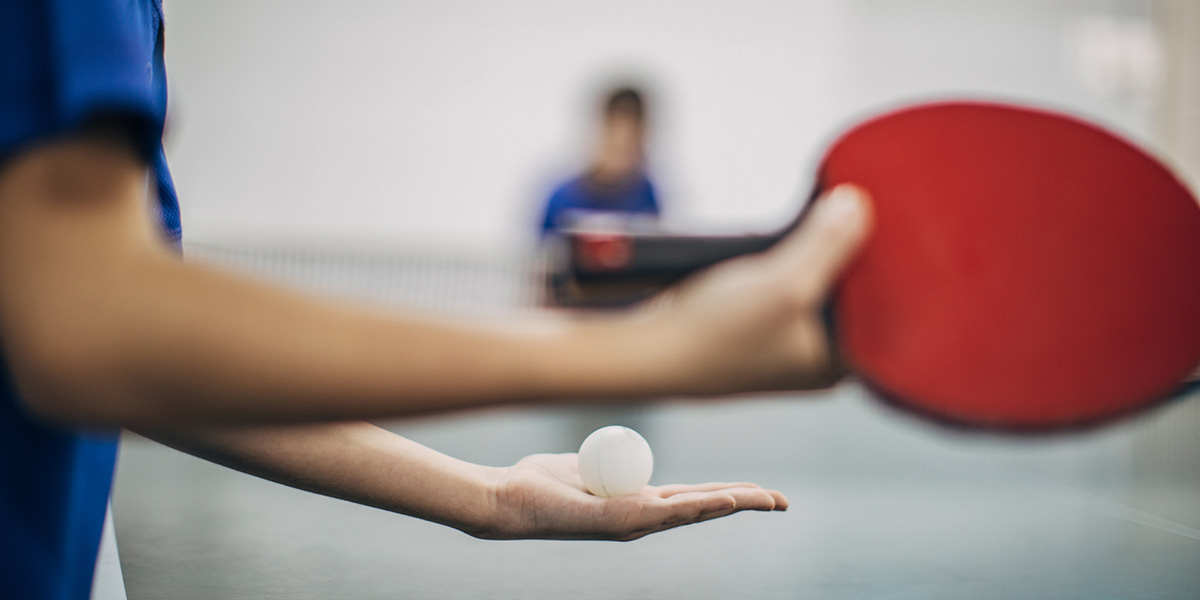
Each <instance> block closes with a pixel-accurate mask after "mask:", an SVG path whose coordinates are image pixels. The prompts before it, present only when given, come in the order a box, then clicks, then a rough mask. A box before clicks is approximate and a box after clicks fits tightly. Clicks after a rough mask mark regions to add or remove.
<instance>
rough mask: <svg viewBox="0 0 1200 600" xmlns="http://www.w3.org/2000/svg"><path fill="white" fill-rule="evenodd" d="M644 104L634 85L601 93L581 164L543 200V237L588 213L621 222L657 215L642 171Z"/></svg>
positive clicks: (651, 187)
mask: <svg viewBox="0 0 1200 600" xmlns="http://www.w3.org/2000/svg"><path fill="white" fill-rule="evenodd" d="M646 105H647V102H646V99H645V93H644V92H643V91H642V90H640V89H638V88H635V87H629V86H623V87H617V88H616V89H613V90H612V91H611V92H609V93H608V94H607V95H606V96H605V98H604V101H603V103H602V105H601V111H600V127H599V131H598V132H597V136H596V145H595V148H594V151H593V154H592V156H591V158H590V159H589V162H588V165H587V169H586V170H585V171H584V172H583V173H582V174H580V175H577V176H575V177H572V178H571V179H568V180H567V181H565V182H563V183H562V184H560V185H559V186H558V187H557V188H555V189H554V192H553V193H551V194H550V197H549V198H547V199H546V203H545V207H544V208H543V210H542V223H541V235H542V237H543V238H545V237H546V236H547V235H548V234H550V233H551V232H553V231H555V230H558V229H564V228H569V227H571V226H573V225H578V224H582V223H586V221H588V220H589V219H590V218H596V217H599V218H601V219H604V218H606V217H615V218H616V219H617V220H619V221H622V222H626V223H628V222H633V223H637V222H638V221H653V220H656V219H657V218H658V216H659V212H660V209H659V204H658V197H657V194H656V193H655V190H654V185H653V184H652V183H651V182H650V178H649V177H647V175H646V171H645V159H646V129H647V114H646V113H647V106H646Z"/></svg>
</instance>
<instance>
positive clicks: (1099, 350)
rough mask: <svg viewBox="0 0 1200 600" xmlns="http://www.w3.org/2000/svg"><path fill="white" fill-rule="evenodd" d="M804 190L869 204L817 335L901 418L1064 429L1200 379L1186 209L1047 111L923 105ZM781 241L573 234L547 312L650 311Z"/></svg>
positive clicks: (1089, 129) (1198, 273)
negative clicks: (646, 306)
mask: <svg viewBox="0 0 1200 600" xmlns="http://www.w3.org/2000/svg"><path fill="white" fill-rule="evenodd" d="M817 182H818V183H817V186H816V189H815V191H814V194H813V196H814V197H816V196H817V195H819V194H820V193H821V192H823V191H824V190H826V189H829V188H831V187H833V186H836V185H838V184H841V183H854V184H856V185H858V186H860V187H862V188H864V189H865V190H867V192H869V193H870V195H871V198H872V203H873V207H874V212H875V226H874V230H873V232H872V234H871V237H870V239H869V240H868V241H867V243H866V245H865V247H864V249H863V251H862V253H861V254H860V255H859V256H858V257H857V258H856V259H855V260H854V262H853V263H852V264H851V266H850V267H849V268H848V269H847V271H846V272H845V273H844V274H843V277H842V279H841V281H840V283H839V285H838V288H837V290H836V291H835V293H834V295H833V298H832V299H831V302H832V307H831V312H832V319H831V328H832V330H833V332H834V337H835V339H836V343H837V346H838V348H839V349H840V351H841V352H842V354H843V355H844V357H845V358H846V361H847V363H848V364H850V365H852V368H853V369H854V371H855V372H856V373H857V374H858V375H859V376H861V378H862V379H863V380H864V381H865V382H866V383H867V384H868V385H869V386H871V387H872V388H874V389H876V390H877V391H879V392H880V393H881V394H882V395H883V396H884V397H885V398H887V399H889V400H891V401H892V402H894V403H895V404H897V405H899V406H902V407H905V408H908V409H911V410H914V411H916V412H918V413H922V414H925V415H927V416H931V417H934V418H936V419H938V420H941V421H946V422H950V423H955V424H960V425H966V426H970V427H980V428H991V429H1003V430H1022V431H1024V430H1033V431H1036V430H1055V429H1064V428H1070V427H1076V426H1082V425H1089V424H1094V423H1098V422H1103V421H1107V420H1110V419H1113V418H1116V417H1119V416H1124V415H1127V414H1130V413H1133V412H1135V411H1137V410H1138V409H1141V408H1144V407H1147V406H1150V405H1153V404H1155V403H1156V402H1157V401H1159V400H1162V399H1165V398H1168V397H1170V396H1171V395H1172V393H1173V392H1174V391H1176V390H1177V389H1179V387H1180V386H1181V384H1182V383H1183V382H1184V381H1185V380H1187V379H1188V377H1189V375H1190V374H1192V373H1193V372H1194V371H1195V370H1196V368H1197V367H1198V366H1200V205H1198V204H1197V202H1196V200H1195V199H1194V198H1193V197H1192V196H1191V195H1190V194H1189V193H1188V191H1187V190H1186V189H1185V188H1184V186H1183V185H1182V184H1181V183H1180V182H1179V180H1177V179H1176V178H1175V177H1174V176H1173V175H1172V174H1171V173H1170V171H1168V170H1167V169H1166V168H1165V167H1163V165H1161V164H1160V163H1159V162H1157V161H1156V160H1155V159H1153V158H1151V157H1150V156H1148V155H1147V154H1146V153H1145V152H1143V151H1141V150H1139V149H1137V148H1135V147H1134V146H1132V145H1130V144H1129V143H1127V142H1125V141H1123V140H1121V139H1119V138H1117V137H1115V136H1114V135H1112V134H1111V133H1108V132H1106V131H1104V130H1101V129H1099V128H1097V127H1095V126H1093V125H1090V124H1087V123H1085V122H1082V121H1079V120H1077V119H1074V118H1071V117H1067V116H1063V115H1057V114H1053V113H1049V112H1045V111H1041V110H1032V109H1026V108H1019V107H1013V106H1005V105H999V104H988V103H966V102H963V103H937V104H927V105H920V106H914V107H910V108H905V109H902V110H899V111H896V112H892V113H888V114H885V115H883V116H880V117H877V118H874V119H871V120H869V121H866V122H864V123H862V124H860V125H858V126H856V127H854V128H853V129H851V130H849V131H848V132H846V133H845V134H844V135H842V136H841V137H840V138H839V139H838V140H837V141H836V142H835V143H834V144H833V146H832V147H831V148H830V149H829V151H828V152H827V154H826V155H825V157H824V159H823V160H822V162H821V165H820V168H819V171H818V173H817ZM802 218H803V214H802V215H801V219H802ZM794 225H795V224H793V226H792V227H794ZM788 229H791V227H789V228H787V229H785V230H784V231H783V232H781V233H778V234H775V235H770V236H749V237H698V236H655V235H628V234H622V233H612V232H608V233H604V232H587V231H578V232H569V233H568V234H567V235H566V239H567V244H566V249H567V256H566V260H564V261H562V262H561V263H560V264H561V265H562V268H561V269H559V271H558V272H557V278H556V281H558V282H559V284H560V285H559V286H558V289H559V290H560V291H566V293H563V294H560V296H559V297H560V299H562V300H563V303H564V304H587V303H600V304H612V303H614V302H619V301H622V300H628V299H633V298H639V297H645V295H646V294H647V293H649V292H651V291H654V290H657V289H661V288H662V287H664V286H666V285H669V284H670V283H672V282H674V281H677V280H679V279H681V278H683V277H684V276H686V275H687V274H688V273H690V272H693V271H695V270H697V269H701V268H704V267H706V266H709V265H711V264H713V263H715V262H717V261H719V260H723V259H725V258H729V257H732V256H736V255H739V254H745V253H750V252H758V251H762V250H765V249H766V248H768V247H770V246H771V245H772V244H773V243H775V242H776V241H778V240H779V239H780V238H781V237H782V236H783V235H785V234H786V233H787V230H788ZM581 300H582V302H581Z"/></svg>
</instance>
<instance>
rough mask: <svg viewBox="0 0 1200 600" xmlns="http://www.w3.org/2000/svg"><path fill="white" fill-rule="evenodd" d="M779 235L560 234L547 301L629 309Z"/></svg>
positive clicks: (767, 244)
mask: <svg viewBox="0 0 1200 600" xmlns="http://www.w3.org/2000/svg"><path fill="white" fill-rule="evenodd" d="M781 237H782V234H775V235H747V236H700V235H658V234H631V233H624V232H604V231H566V232H562V233H561V234H559V237H558V239H556V240H554V242H553V243H552V248H553V249H552V250H551V251H550V256H549V258H548V263H547V266H548V268H547V277H546V284H547V291H548V302H549V303H550V304H552V305H556V306H569V307H592V308H603V307H622V306H629V305H632V304H635V303H637V302H640V301H642V300H645V299H646V298H649V297H650V296H653V295H654V294H656V293H658V292H660V291H662V290H664V289H666V288H668V287H670V286H671V285H674V284H675V283H677V282H679V281H680V280H682V279H684V278H685V277H687V276H688V275H691V274H693V273H695V272H697V271H701V270H703V269H706V268H708V267H711V266H713V265H715V264H717V263H719V262H721V261H724V260H728V259H730V258H734V257H737V256H743V255H747V254H754V253H758V252H762V251H764V250H766V249H767V248H770V247H771V246H772V245H774V244H775V243H776V242H777V241H779V239H780V238H781Z"/></svg>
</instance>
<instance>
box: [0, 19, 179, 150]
mask: <svg viewBox="0 0 1200 600" xmlns="http://www.w3.org/2000/svg"><path fill="white" fill-rule="evenodd" d="M0 14H3V15H4V17H3V18H2V19H0V81H2V82H3V85H0V159H3V158H7V157H9V156H11V155H13V154H16V153H17V152H19V151H21V149H22V148H24V147H26V146H28V145H31V144H33V143H35V142H37V141H38V140H41V139H45V138H49V137H54V136H60V135H65V134H68V133H70V132H73V131H78V130H80V129H81V128H83V127H85V126H86V125H88V124H89V122H91V121H93V120H97V119H105V120H117V121H119V122H120V123H121V124H122V125H124V126H126V127H128V129H129V131H130V133H131V134H132V135H133V139H134V140H135V141H136V143H137V146H138V150H139V151H140V152H141V154H142V156H143V158H144V159H145V160H146V161H147V163H150V162H152V161H153V159H154V157H155V155H156V153H157V151H158V148H159V145H160V142H161V138H162V126H163V121H164V119H165V116H166V78H165V76H164V75H163V73H164V69H163V65H162V60H161V42H162V40H161V38H160V36H159V35H158V33H159V26H160V21H161V12H160V9H159V8H158V6H157V5H156V4H154V3H152V2H150V1H133V0H92V1H88V0H42V1H35V0H0ZM156 50H157V52H156Z"/></svg>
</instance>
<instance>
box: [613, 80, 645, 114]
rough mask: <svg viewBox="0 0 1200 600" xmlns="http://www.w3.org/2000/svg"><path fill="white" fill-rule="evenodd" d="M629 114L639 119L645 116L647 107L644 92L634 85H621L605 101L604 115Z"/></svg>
mask: <svg viewBox="0 0 1200 600" xmlns="http://www.w3.org/2000/svg"><path fill="white" fill-rule="evenodd" d="M618 114H621V115H628V116H631V117H633V118H635V119H637V120H639V121H641V120H642V119H644V118H645V114H646V107H645V102H644V101H643V100H642V92H641V91H639V90H638V89H637V88H633V87H620V88H617V89H615V90H613V91H612V92H609V94H608V99H607V100H605V102H604V116H605V117H612V116H614V115H618Z"/></svg>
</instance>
